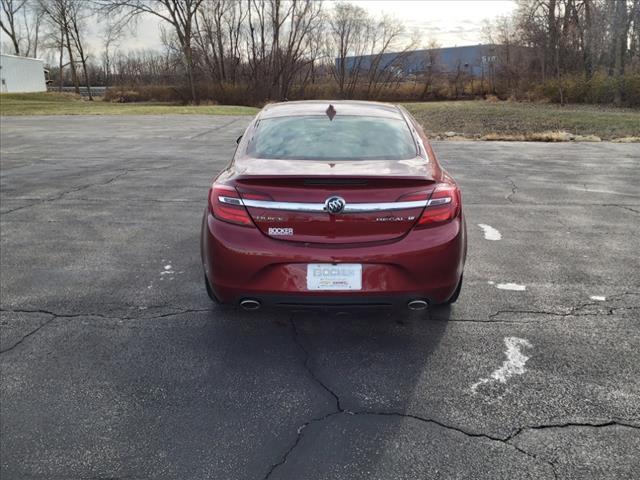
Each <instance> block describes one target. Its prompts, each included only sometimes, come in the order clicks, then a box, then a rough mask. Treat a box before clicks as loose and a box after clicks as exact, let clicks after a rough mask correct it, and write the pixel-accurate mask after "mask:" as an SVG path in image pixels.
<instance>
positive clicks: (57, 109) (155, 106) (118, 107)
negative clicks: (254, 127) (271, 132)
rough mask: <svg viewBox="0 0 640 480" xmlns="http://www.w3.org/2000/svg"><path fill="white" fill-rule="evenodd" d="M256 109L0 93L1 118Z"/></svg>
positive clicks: (253, 110)
mask: <svg viewBox="0 0 640 480" xmlns="http://www.w3.org/2000/svg"><path fill="white" fill-rule="evenodd" d="M256 112H258V109H257V108H253V107H241V106H235V105H200V106H190V105H186V106H185V105H173V104H168V103H153V102H145V103H110V102H103V101H102V100H101V99H98V100H95V101H93V102H90V101H88V100H85V99H82V98H79V97H77V96H76V95H73V94H68V93H56V92H47V93H44V92H43V93H3V94H0V115H166V114H194V113H195V114H200V115H255V114H256Z"/></svg>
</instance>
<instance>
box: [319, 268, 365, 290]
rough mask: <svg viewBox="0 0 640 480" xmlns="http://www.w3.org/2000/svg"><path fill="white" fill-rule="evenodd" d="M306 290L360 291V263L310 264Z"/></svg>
mask: <svg viewBox="0 0 640 480" xmlns="http://www.w3.org/2000/svg"><path fill="white" fill-rule="evenodd" d="M307 290H362V265H361V264H360V263H338V264H336V265H333V264H331V263H310V264H309V265H307Z"/></svg>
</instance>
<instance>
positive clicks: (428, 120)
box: [403, 100, 640, 139]
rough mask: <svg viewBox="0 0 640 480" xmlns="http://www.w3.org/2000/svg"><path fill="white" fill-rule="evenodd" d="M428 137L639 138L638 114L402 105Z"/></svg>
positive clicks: (475, 104) (476, 104) (524, 106)
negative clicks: (552, 135) (562, 133)
mask: <svg viewBox="0 0 640 480" xmlns="http://www.w3.org/2000/svg"><path fill="white" fill-rule="evenodd" d="M403 105H404V106H405V108H407V110H409V111H410V112H411V113H412V114H413V115H414V116H415V118H416V119H417V120H418V121H419V122H420V123H422V125H423V126H424V128H425V130H426V131H427V132H429V133H431V134H439V133H444V132H448V131H453V132H457V133H462V134H464V135H466V136H474V135H479V136H485V135H487V136H491V135H492V134H497V135H498V136H504V137H509V136H514V137H517V136H525V137H527V136H528V135H530V134H534V133H542V132H550V131H558V130H561V131H566V132H570V133H573V134H576V135H585V136H586V135H597V136H598V137H600V138H602V139H612V138H621V137H638V136H640V110H632V109H626V108H614V107H601V106H595V105H569V106H565V107H560V106H559V105H555V104H544V103H538V104H534V103H516V102H485V101H474V100H469V101H466V100H463V101H455V102H454V101H449V102H422V103H405V104H403Z"/></svg>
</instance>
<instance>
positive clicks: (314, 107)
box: [259, 100, 404, 120]
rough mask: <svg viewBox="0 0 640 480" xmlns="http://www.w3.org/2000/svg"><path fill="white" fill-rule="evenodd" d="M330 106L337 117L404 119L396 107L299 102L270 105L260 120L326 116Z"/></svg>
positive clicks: (371, 103) (260, 116)
mask: <svg viewBox="0 0 640 480" xmlns="http://www.w3.org/2000/svg"><path fill="white" fill-rule="evenodd" d="M329 105H333V108H334V109H335V111H336V115H337V116H340V115H350V116H354V115H358V116H364V117H386V118H395V119H400V120H403V119H404V117H403V115H402V113H401V112H400V109H399V108H398V107H396V106H395V105H391V104H389V103H380V102H361V101H356V100H304V101H299V102H282V103H270V104H268V105H266V106H265V107H264V108H263V109H262V111H261V112H260V113H259V118H260V119H263V118H273V117H298V116H303V115H304V116H306V115H326V110H327V108H329Z"/></svg>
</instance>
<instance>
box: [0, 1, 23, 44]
mask: <svg viewBox="0 0 640 480" xmlns="http://www.w3.org/2000/svg"><path fill="white" fill-rule="evenodd" d="M26 2H27V0H0V6H1V7H2V16H1V17H0V28H2V31H4V33H6V34H7V35H8V36H9V39H10V40H11V43H12V44H13V50H14V53H15V54H16V55H20V38H19V32H18V14H19V13H20V10H23V9H24V6H25V3H26Z"/></svg>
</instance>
